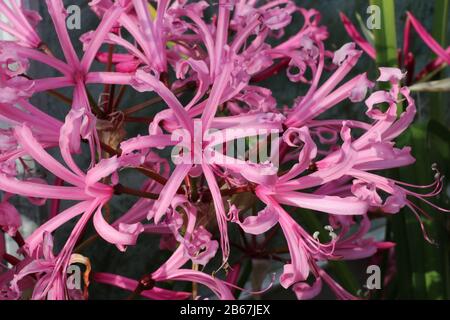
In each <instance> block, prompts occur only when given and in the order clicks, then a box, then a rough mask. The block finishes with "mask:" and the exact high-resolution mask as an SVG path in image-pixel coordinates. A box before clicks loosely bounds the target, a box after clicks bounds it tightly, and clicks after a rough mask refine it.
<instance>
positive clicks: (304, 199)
mask: <svg viewBox="0 0 450 320" xmlns="http://www.w3.org/2000/svg"><path fill="white" fill-rule="evenodd" d="M274 198H275V199H276V200H277V201H279V202H280V203H282V204H287V205H290V206H295V207H299V208H305V209H311V210H316V211H320V212H326V213H330V214H337V215H362V214H365V213H366V212H367V209H368V204H367V202H366V201H361V200H359V199H358V198H356V197H337V196H324V195H315V194H308V193H302V192H292V191H289V192H282V193H279V194H275V196H274Z"/></svg>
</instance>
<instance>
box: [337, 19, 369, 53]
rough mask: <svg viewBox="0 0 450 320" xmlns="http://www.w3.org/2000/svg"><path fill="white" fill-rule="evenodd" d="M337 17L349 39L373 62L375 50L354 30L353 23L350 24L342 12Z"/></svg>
mask: <svg viewBox="0 0 450 320" xmlns="http://www.w3.org/2000/svg"><path fill="white" fill-rule="evenodd" d="M339 15H340V17H341V20H342V22H343V23H344V28H345V30H346V31H347V33H348V35H349V36H350V38H352V40H353V41H355V43H356V44H357V45H358V46H360V47H361V49H363V50H364V52H365V53H367V54H368V55H369V57H371V58H372V59H374V60H375V56H376V53H375V48H374V47H373V46H372V45H371V44H370V43H369V42H368V41H367V40H366V39H364V38H363V37H362V36H361V34H360V33H359V32H358V30H356V27H355V26H354V25H353V23H351V21H350V19H349V18H347V16H346V15H345V14H344V13H343V12H340V13H339Z"/></svg>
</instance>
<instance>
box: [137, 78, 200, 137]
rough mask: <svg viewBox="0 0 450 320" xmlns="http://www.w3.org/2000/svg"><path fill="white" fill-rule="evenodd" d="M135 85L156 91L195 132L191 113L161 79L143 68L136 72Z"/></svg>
mask: <svg viewBox="0 0 450 320" xmlns="http://www.w3.org/2000/svg"><path fill="white" fill-rule="evenodd" d="M132 85H133V84H132ZM133 86H134V87H135V88H136V89H137V90H139V91H151V90H154V91H156V92H157V93H158V94H159V95H160V96H161V98H163V100H164V101H165V102H166V103H167V105H168V106H169V107H170V108H171V109H172V110H173V112H174V113H175V116H176V117H177V119H178V121H179V122H180V124H181V125H182V127H183V128H185V129H186V130H188V131H189V132H190V133H192V132H193V126H192V120H191V118H190V116H189V114H188V113H187V112H186V110H185V109H184V108H183V106H182V105H181V103H180V101H178V99H177V97H176V96H175V95H174V94H173V92H172V91H170V90H169V89H168V88H167V87H166V86H165V85H164V84H163V83H162V82H161V81H159V80H158V79H156V78H155V77H154V76H152V75H151V74H148V73H146V72H145V71H143V70H138V71H137V72H136V83H134V85H133Z"/></svg>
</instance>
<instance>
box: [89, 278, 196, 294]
mask: <svg viewBox="0 0 450 320" xmlns="http://www.w3.org/2000/svg"><path fill="white" fill-rule="evenodd" d="M92 279H93V280H94V281H95V282H97V283H104V284H109V285H112V286H116V287H118V288H121V289H125V290H128V291H134V290H135V289H136V288H137V286H138V285H139V283H138V281H136V280H133V279H130V278H127V277H124V276H120V275H117V274H112V273H105V272H96V273H94V274H93V275H92ZM140 295H141V296H143V297H145V298H148V299H153V300H185V299H188V298H189V297H190V296H191V293H190V292H183V291H172V290H167V289H162V288H158V287H154V288H153V289H151V290H144V291H142V292H141V293H140Z"/></svg>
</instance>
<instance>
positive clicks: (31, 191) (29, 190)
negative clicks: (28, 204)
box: [0, 174, 90, 200]
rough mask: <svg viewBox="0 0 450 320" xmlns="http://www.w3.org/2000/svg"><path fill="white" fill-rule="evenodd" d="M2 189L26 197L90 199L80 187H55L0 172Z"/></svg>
mask: <svg viewBox="0 0 450 320" xmlns="http://www.w3.org/2000/svg"><path fill="white" fill-rule="evenodd" d="M0 190H3V191H6V192H9V193H14V194H18V195H22V196H25V197H34V198H44V199H61V200H88V199H90V197H89V196H87V195H86V194H84V192H83V191H82V189H80V188H78V187H55V186H51V185H45V184H42V183H33V182H24V181H20V180H18V179H15V178H11V177H8V176H6V175H5V174H0Z"/></svg>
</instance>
